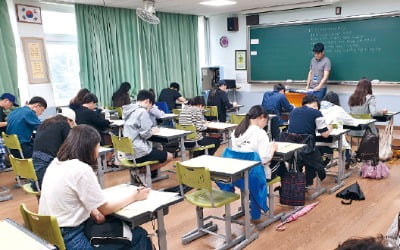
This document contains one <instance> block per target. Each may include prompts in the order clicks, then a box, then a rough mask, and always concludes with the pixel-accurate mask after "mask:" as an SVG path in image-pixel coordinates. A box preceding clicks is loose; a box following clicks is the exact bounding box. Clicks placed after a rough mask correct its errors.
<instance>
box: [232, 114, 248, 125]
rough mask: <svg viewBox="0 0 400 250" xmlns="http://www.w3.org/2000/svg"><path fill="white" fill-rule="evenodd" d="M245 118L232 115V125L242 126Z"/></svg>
mask: <svg viewBox="0 0 400 250" xmlns="http://www.w3.org/2000/svg"><path fill="white" fill-rule="evenodd" d="M245 117H246V116H244V115H236V114H231V123H233V124H240V123H241V122H242V121H243V120H244V118H245Z"/></svg>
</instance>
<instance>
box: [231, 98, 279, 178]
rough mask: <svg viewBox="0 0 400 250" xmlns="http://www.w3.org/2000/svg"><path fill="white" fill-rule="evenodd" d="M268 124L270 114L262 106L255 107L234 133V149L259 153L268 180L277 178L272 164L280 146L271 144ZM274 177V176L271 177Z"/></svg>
mask: <svg viewBox="0 0 400 250" xmlns="http://www.w3.org/2000/svg"><path fill="white" fill-rule="evenodd" d="M267 123H268V113H267V111H266V110H265V109H264V108H263V107H262V106H261V105H255V106H253V107H252V108H251V109H250V110H249V112H248V113H247V114H246V117H245V118H244V120H243V121H242V122H241V123H240V124H239V125H238V126H237V128H236V129H235V131H233V133H232V136H231V138H232V149H233V150H235V151H239V152H257V153H258V154H259V156H260V158H261V162H262V164H263V165H264V170H265V175H266V178H267V179H271V178H273V177H275V174H276V173H274V174H272V173H271V172H272V171H271V168H270V166H269V165H270V162H271V159H272V157H273V155H274V152H275V151H276V150H277V148H278V146H277V144H276V143H274V142H270V139H269V137H268V134H267V132H265V130H264V127H265V126H266V125H267ZM271 175H272V176H271Z"/></svg>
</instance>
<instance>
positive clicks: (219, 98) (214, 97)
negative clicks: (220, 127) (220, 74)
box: [207, 80, 237, 122]
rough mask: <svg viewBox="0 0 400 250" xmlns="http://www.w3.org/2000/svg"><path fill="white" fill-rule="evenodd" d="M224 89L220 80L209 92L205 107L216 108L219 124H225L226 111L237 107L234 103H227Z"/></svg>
mask: <svg viewBox="0 0 400 250" xmlns="http://www.w3.org/2000/svg"><path fill="white" fill-rule="evenodd" d="M226 88H227V85H226V82H225V81H224V80H220V81H219V82H218V83H217V86H216V87H215V88H214V89H213V90H211V92H210V94H209V96H208V99H207V106H217V108H218V120H219V121H220V122H226V111H227V110H228V109H231V108H233V107H236V106H237V103H236V102H233V103H230V102H229V99H228V94H227V93H226Z"/></svg>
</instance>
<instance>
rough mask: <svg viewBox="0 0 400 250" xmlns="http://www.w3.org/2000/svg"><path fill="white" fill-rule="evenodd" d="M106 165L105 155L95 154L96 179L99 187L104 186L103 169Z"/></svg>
mask: <svg viewBox="0 0 400 250" xmlns="http://www.w3.org/2000/svg"><path fill="white" fill-rule="evenodd" d="M105 166H107V161H106V156H105V155H104V154H99V155H98V156H97V179H98V180H99V184H100V187H101V188H104V170H105V168H106V167H105Z"/></svg>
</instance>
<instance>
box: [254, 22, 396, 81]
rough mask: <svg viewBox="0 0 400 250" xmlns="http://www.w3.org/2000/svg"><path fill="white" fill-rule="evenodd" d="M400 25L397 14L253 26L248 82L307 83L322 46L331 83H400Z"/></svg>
mask: <svg viewBox="0 0 400 250" xmlns="http://www.w3.org/2000/svg"><path fill="white" fill-rule="evenodd" d="M399 27H400V17H398V16H393V17H392V16H379V17H368V18H364V19H347V20H335V21H330V22H320V23H318V22H314V23H296V24H279V25H270V26H257V27H249V28H248V29H249V32H248V34H249V37H248V48H249V50H250V52H251V53H250V55H251V56H250V60H249V65H250V67H249V72H248V74H249V76H248V79H249V82H263V81H286V80H287V79H292V80H294V81H305V80H306V78H307V74H308V71H309V68H310V60H311V58H312V57H313V53H312V47H313V44H315V43H318V42H322V43H323V44H324V45H325V55H326V56H327V57H328V58H329V59H330V60H331V63H332V69H331V72H330V77H329V81H358V80H359V79H360V78H361V77H368V78H369V79H379V80H380V81H381V82H382V81H383V82H400V70H398V65H400V46H399V44H400V32H398V29H399ZM254 40H257V41H258V43H257V44H255V43H251V42H250V41H254Z"/></svg>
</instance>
